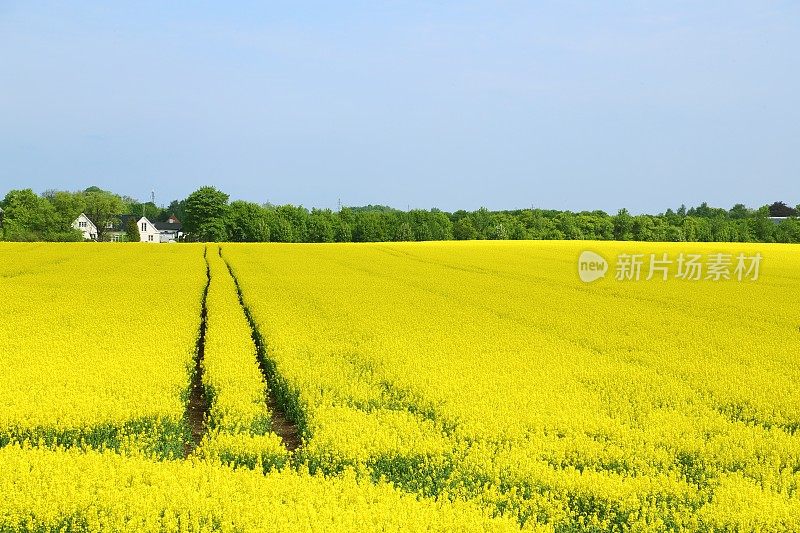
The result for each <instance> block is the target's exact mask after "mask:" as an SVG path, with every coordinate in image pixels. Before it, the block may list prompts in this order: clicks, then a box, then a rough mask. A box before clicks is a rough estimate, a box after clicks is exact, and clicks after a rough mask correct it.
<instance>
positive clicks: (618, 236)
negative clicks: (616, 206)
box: [614, 209, 633, 241]
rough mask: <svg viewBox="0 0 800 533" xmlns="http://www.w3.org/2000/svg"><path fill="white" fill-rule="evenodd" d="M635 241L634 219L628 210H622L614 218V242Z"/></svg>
mask: <svg viewBox="0 0 800 533" xmlns="http://www.w3.org/2000/svg"><path fill="white" fill-rule="evenodd" d="M632 239H633V217H632V216H631V214H630V213H628V210H627V209H620V210H619V211H617V214H616V216H615V217H614V240H617V241H630V240H632Z"/></svg>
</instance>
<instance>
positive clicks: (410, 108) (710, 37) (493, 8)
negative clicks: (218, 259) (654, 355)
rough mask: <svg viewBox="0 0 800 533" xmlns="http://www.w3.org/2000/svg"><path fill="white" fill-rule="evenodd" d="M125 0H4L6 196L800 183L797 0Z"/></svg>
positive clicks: (346, 196) (163, 198) (384, 197)
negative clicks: (92, 188) (210, 189)
mask: <svg viewBox="0 0 800 533" xmlns="http://www.w3.org/2000/svg"><path fill="white" fill-rule="evenodd" d="M126 4H127V6H123V2H83V1H73V2H36V1H27V0H26V1H16V0H11V1H9V0H0V191H2V193H4V192H5V191H6V190H8V189H11V188H23V187H31V188H33V189H34V190H36V191H37V192H42V191H44V190H46V189H50V188H58V189H68V190H77V189H83V188H85V187H87V186H89V185H99V186H101V187H103V188H108V189H111V190H114V191H116V192H119V193H121V194H128V195H131V196H134V197H137V198H142V199H144V198H147V197H149V194H150V191H151V189H155V192H156V201H157V203H159V204H162V203H168V202H169V201H170V200H172V199H174V198H183V197H185V196H186V195H188V194H189V193H190V192H191V191H193V190H194V189H196V188H197V187H199V186H201V185H206V184H209V185H215V186H217V187H218V188H221V189H222V190H224V191H226V192H228V193H229V194H230V195H231V197H232V199H247V200H252V201H256V202H259V203H263V202H266V201H270V202H272V203H293V204H302V205H305V206H307V207H314V206H318V207H335V206H336V204H337V200H338V199H341V201H342V203H344V204H345V205H362V204H368V203H374V204H378V203H380V204H388V205H392V206H394V207H398V208H402V209H405V208H407V207H409V206H410V207H412V208H414V207H421V208H429V207H433V206H436V207H440V208H442V209H446V210H454V209H458V208H465V209H475V208H477V207H480V206H486V207H488V208H490V209H506V208H516V207H529V206H531V205H535V206H537V207H545V208H554V209H572V210H583V209H604V210H607V211H616V209H618V208H620V207H627V208H629V209H630V210H631V211H633V212H658V211H663V210H665V209H666V208H668V207H673V208H674V207H677V206H679V205H680V204H681V203H686V204H688V205H695V204H699V203H700V202H702V201H708V202H709V203H711V204H712V205H718V206H722V207H729V206H731V205H733V204H734V203H737V202H744V203H746V204H748V205H751V206H758V205H763V204H765V203H771V202H772V201H775V200H783V201H786V202H787V203H789V204H790V205H795V204H797V203H800V3H799V2H796V1H792V2H771V1H752V2H739V1H735V0H734V1H730V0H726V1H705V2H696V1H686V2H651V1H635V2H634V1H632V2H599V1H598V2H570V1H553V2H533V1H497V2H488V1H487V2H477V1H469V0H459V1H452V2H451V1H430V0H428V1H420V2H415V1H406V2H378V1H369V2H367V1H364V2H360V1H356V2H330V1H324V2H322V1H320V2H300V1H298V2H281V3H272V2H236V1H231V2H211V1H207V2H176V3H170V2H162V1H153V2H149V1H141V2H128V3H126ZM168 4H180V5H179V6H176V5H168Z"/></svg>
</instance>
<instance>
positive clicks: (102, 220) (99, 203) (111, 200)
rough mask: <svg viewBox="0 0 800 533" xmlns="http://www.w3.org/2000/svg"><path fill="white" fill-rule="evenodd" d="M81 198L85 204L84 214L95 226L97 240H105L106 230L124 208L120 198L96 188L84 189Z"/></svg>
mask: <svg viewBox="0 0 800 533" xmlns="http://www.w3.org/2000/svg"><path fill="white" fill-rule="evenodd" d="M83 198H84V201H85V202H86V208H85V210H84V213H85V214H86V216H87V217H89V220H91V221H92V222H93V223H94V225H95V226H97V240H98V241H103V240H106V234H107V233H108V228H109V227H110V226H111V225H112V224H113V223H114V221H115V220H117V218H118V216H119V215H120V214H122V211H123V210H124V208H125V206H124V204H123V203H122V198H120V197H119V196H117V195H116V194H113V193H110V192H108V191H104V190H101V189H99V188H98V187H89V188H88V189H86V190H85V191H84V193H83Z"/></svg>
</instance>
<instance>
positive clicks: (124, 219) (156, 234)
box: [108, 215, 161, 242]
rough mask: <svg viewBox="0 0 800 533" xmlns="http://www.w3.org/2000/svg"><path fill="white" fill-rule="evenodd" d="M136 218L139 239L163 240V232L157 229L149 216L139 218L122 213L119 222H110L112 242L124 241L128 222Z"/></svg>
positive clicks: (143, 240) (147, 240) (109, 234)
mask: <svg viewBox="0 0 800 533" xmlns="http://www.w3.org/2000/svg"><path fill="white" fill-rule="evenodd" d="M131 220H134V221H135V222H136V229H138V230H139V240H140V241H141V242H161V232H160V231H158V230H157V229H156V226H155V224H153V223H152V222H150V220H148V219H147V217H139V218H137V217H136V216H135V215H120V216H119V219H118V221H117V223H112V224H109V227H108V236H109V237H110V240H111V241H112V242H120V241H124V240H125V238H126V236H127V233H126V231H125V230H126V229H127V227H128V224H129V223H130V222H131Z"/></svg>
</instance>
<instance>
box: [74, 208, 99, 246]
mask: <svg viewBox="0 0 800 533" xmlns="http://www.w3.org/2000/svg"><path fill="white" fill-rule="evenodd" d="M72 227H73V228H75V229H76V230H78V231H80V232H81V233H82V234H83V240H85V241H93V240H95V239H97V226H95V225H94V222H92V221H91V220H89V217H87V216H86V215H85V214H84V213H81V214H80V215H78V218H76V219H75V222H73V223H72Z"/></svg>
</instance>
